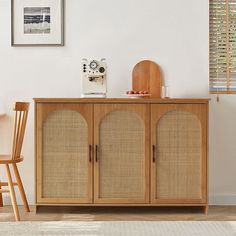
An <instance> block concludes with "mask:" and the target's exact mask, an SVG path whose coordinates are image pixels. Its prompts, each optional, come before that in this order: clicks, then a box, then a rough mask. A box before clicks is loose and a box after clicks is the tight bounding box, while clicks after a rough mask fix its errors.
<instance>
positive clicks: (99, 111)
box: [94, 104, 150, 204]
mask: <svg viewBox="0 0 236 236" xmlns="http://www.w3.org/2000/svg"><path fill="white" fill-rule="evenodd" d="M149 108H150V107H149V106H148V105H145V104H139V105H136V104H132V105H130V104H95V105H94V114H96V116H95V117H94V145H95V147H96V146H97V147H98V146H99V126H100V122H101V120H102V119H103V117H104V116H106V115H107V114H109V113H110V112H112V111H115V110H119V109H122V110H127V111H134V112H135V113H136V114H137V115H138V116H139V117H140V118H141V119H142V122H143V126H144V132H145V154H144V155H145V156H144V159H145V160H144V163H145V164H144V165H145V167H144V169H145V174H144V175H145V176H144V180H143V183H144V187H143V188H144V191H145V196H144V198H143V199H134V198H132V199H130V198H125V199H124V198H101V197H100V196H99V189H100V187H99V179H100V177H99V173H100V171H99V160H98V161H97V162H96V161H95V162H94V203H118V204H119V203H148V202H149V148H148V147H149V145H150V144H149V113H150V111H149Z"/></svg>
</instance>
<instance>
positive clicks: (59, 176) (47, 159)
mask: <svg viewBox="0 0 236 236" xmlns="http://www.w3.org/2000/svg"><path fill="white" fill-rule="evenodd" d="M38 106H40V105H38ZM38 110H39V112H38V126H39V127H40V130H42V132H38V137H37V138H38V140H39V143H40V144H39V146H40V147H39V148H40V150H39V149H37V150H38V151H39V153H38V154H39V155H38V156H39V158H38V159H37V162H38V163H37V166H39V169H38V170H37V178H38V181H37V182H38V185H37V202H39V203H40V202H44V203H45V202H48V203H50V202H53V203H90V202H92V189H91V188H92V178H91V177H92V176H91V175H92V163H91V162H89V144H92V135H91V132H92V106H91V105H84V104H83V105H66V104H57V105H54V106H53V105H52V104H51V105H50V106H47V105H46V104H44V105H42V106H41V107H40V109H38ZM40 140H41V142H40Z"/></svg>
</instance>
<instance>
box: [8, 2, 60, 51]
mask: <svg viewBox="0 0 236 236" xmlns="http://www.w3.org/2000/svg"><path fill="white" fill-rule="evenodd" d="M11 46H64V0H34V1H32V0H11Z"/></svg>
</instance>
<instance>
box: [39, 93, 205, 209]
mask: <svg viewBox="0 0 236 236" xmlns="http://www.w3.org/2000/svg"><path fill="white" fill-rule="evenodd" d="M34 100H35V135H36V136H35V155H36V161H35V167H36V168H35V169H36V171H35V172H36V176H35V181H36V184H35V187H36V206H40V205H136V206H153V205H156V206H158V205H162V206H163V205H165V206H172V205H177V206H182V205H186V206H190V205H192V206H203V207H205V209H206V212H207V209H208V176H207V175H208V170H207V169H208V102H209V99H118V98H117V99H113V98H111V99H92V98H91V99H75V98H67V99H65V98H36V99H34ZM155 106H158V109H153V108H154V107H155ZM63 108H69V109H72V110H75V111H78V112H79V113H80V114H82V116H83V117H84V119H85V120H86V122H87V124H88V133H89V136H88V145H91V147H92V153H91V158H92V160H90V161H89V153H88V173H89V180H88V190H87V193H88V194H87V197H86V198H83V199H75V198H43V197H42V169H41V166H42V125H43V121H44V120H45V119H46V117H47V116H48V114H49V113H50V112H52V111H54V110H57V109H63ZM115 109H127V110H131V111H134V112H136V113H137V115H138V116H139V117H140V119H141V120H142V121H143V124H144V127H145V180H144V183H145V196H144V198H143V199H133V198H132V199H129V198H126V199H123V198H109V199H107V198H101V197H100V196H99V181H98V180H99V168H98V167H99V165H98V162H96V160H95V152H96V145H99V132H98V130H99V125H100V122H101V120H102V119H103V117H104V116H105V115H106V114H107V113H109V112H111V111H113V110H115ZM174 109H183V110H185V111H189V112H191V113H193V114H194V115H196V117H197V118H198V119H199V122H200V123H201V137H202V139H201V142H202V143H201V147H202V149H201V155H202V156H201V161H202V163H201V198H199V199H156V198H155V188H156V186H155V178H154V173H155V171H156V170H155V165H154V164H153V160H152V158H153V156H152V154H153V152H152V145H153V144H155V143H156V137H155V134H154V132H153V127H155V125H156V124H157V123H158V120H159V119H160V118H161V117H162V116H163V115H164V114H165V113H166V112H168V111H171V110H174Z"/></svg>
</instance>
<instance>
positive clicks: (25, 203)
mask: <svg viewBox="0 0 236 236" xmlns="http://www.w3.org/2000/svg"><path fill="white" fill-rule="evenodd" d="M12 165H13V170H14V173H15V176H16V182H17V184H18V187H19V191H20V196H21V199H22V202H23V204H24V208H25V211H26V212H30V209H29V205H28V202H27V198H26V195H25V190H24V187H23V184H22V181H21V177H20V173H19V171H18V168H17V165H16V164H15V163H13V164H12Z"/></svg>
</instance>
